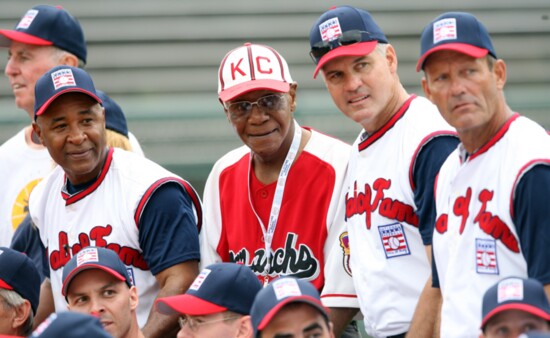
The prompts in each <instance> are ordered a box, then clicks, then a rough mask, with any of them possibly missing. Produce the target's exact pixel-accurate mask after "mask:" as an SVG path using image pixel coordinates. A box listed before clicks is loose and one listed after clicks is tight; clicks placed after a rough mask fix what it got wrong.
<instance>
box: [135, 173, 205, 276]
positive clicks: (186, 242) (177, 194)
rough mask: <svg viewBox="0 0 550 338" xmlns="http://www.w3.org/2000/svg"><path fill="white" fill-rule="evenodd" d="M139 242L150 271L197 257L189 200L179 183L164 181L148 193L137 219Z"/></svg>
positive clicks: (194, 228)
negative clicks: (143, 207) (149, 195)
mask: <svg viewBox="0 0 550 338" xmlns="http://www.w3.org/2000/svg"><path fill="white" fill-rule="evenodd" d="M139 244H140V246H141V248H142V250H143V257H144V259H145V261H146V262H147V264H148V265H149V268H150V269H151V272H152V273H153V274H154V275H156V274H158V273H159V272H161V271H163V270H165V269H167V268H169V267H171V266H173V265H176V264H179V263H183V262H185V261H189V260H199V259H200V251H199V235H198V229H197V222H196V220H195V216H194V213H193V202H192V200H191V198H190V196H189V195H188V193H187V192H186V191H185V190H184V188H183V187H182V186H180V185H179V184H177V183H174V182H169V183H165V184H163V185H162V186H160V187H159V188H158V189H157V190H155V192H154V193H153V194H152V195H151V197H150V198H149V201H148V202H147V205H146V206H145V209H144V210H143V213H142V215H141V219H140V221H139Z"/></svg>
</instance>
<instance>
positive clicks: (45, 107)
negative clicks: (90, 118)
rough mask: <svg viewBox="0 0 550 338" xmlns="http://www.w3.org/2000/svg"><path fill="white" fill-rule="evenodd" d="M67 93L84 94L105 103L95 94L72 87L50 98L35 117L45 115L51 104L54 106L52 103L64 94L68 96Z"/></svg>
mask: <svg viewBox="0 0 550 338" xmlns="http://www.w3.org/2000/svg"><path fill="white" fill-rule="evenodd" d="M67 93H83V94H86V95H88V96H90V97H91V98H93V99H94V100H96V101H97V102H98V103H103V101H101V99H100V98H99V97H97V95H95V94H94V93H92V92H89V91H87V90H84V89H81V88H78V87H72V88H67V89H65V90H62V91H60V92H59V93H57V94H55V95H54V96H52V97H50V98H49V100H48V101H46V102H44V104H43V105H42V107H40V109H38V111H37V112H36V113H35V114H34V115H35V116H40V115H42V114H44V112H45V111H46V109H48V107H49V106H50V104H52V102H53V101H54V100H55V99H57V98H58V97H60V96H61V95H63V94H67Z"/></svg>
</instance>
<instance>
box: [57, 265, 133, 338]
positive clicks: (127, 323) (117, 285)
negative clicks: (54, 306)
mask: <svg viewBox="0 0 550 338" xmlns="http://www.w3.org/2000/svg"><path fill="white" fill-rule="evenodd" d="M67 301H68V304H69V310H70V311H75V312H80V313H87V314H93V315H97V316H99V319H100V321H101V324H102V325H103V327H104V328H105V330H106V331H107V332H109V333H110V334H111V335H112V336H113V337H115V338H125V337H128V335H129V333H130V332H132V330H134V332H136V331H135V330H136V328H135V327H132V325H136V326H137V322H133V320H132V319H133V318H135V310H136V308H137V305H138V296H137V291H136V288H135V287H132V288H128V285H126V283H125V282H123V281H120V280H118V279H116V278H115V277H114V276H113V275H111V274H109V273H107V272H105V271H103V270H100V269H90V270H84V271H82V272H80V273H78V274H77V275H76V276H75V277H74V279H73V280H72V281H71V284H70V285H69V288H68V290H67Z"/></svg>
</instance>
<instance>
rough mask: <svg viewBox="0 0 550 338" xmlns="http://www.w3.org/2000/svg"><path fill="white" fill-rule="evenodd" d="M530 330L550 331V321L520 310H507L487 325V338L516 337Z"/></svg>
mask: <svg viewBox="0 0 550 338" xmlns="http://www.w3.org/2000/svg"><path fill="white" fill-rule="evenodd" d="M529 331H541V332H550V327H549V325H548V322H547V321H546V320H544V319H542V318H540V317H537V316H534V315H532V314H530V313H527V312H524V311H520V310H506V311H503V312H501V313H499V314H497V315H495V316H494V317H493V318H491V319H490V320H489V321H488V322H487V325H486V326H485V334H484V337H486V338H516V337H517V336H519V335H520V334H522V333H525V332H529Z"/></svg>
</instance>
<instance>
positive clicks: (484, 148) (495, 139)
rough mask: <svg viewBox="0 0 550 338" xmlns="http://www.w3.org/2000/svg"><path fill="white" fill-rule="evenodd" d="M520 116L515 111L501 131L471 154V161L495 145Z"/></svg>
mask: <svg viewBox="0 0 550 338" xmlns="http://www.w3.org/2000/svg"><path fill="white" fill-rule="evenodd" d="M518 117H519V114H518V113H514V114H513V115H512V117H510V118H509V119H508V121H506V123H505V124H504V125H503V126H502V127H501V128H500V129H499V131H498V132H497V133H496V134H495V136H493V137H492V138H491V139H490V140H489V141H488V142H487V143H485V144H484V145H483V146H482V147H481V148H479V149H478V151H476V152H475V153H473V154H471V155H470V161H473V160H474V158H476V157H478V156H479V155H481V154H483V153H485V152H487V150H489V149H490V148H491V147H492V146H493V145H495V144H496V143H497V142H498V141H499V140H500V139H501V138H502V137H503V136H504V134H506V132H507V131H508V129H510V125H511V124H512V122H514V121H515V120H516V119H517V118H518Z"/></svg>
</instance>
